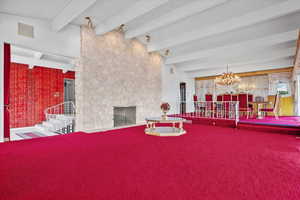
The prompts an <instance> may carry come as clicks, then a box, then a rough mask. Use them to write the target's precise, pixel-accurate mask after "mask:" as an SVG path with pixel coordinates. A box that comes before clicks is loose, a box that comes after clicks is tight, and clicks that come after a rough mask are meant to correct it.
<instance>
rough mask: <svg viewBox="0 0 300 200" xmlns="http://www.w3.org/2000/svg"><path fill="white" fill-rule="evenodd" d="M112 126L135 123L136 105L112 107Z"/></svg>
mask: <svg viewBox="0 0 300 200" xmlns="http://www.w3.org/2000/svg"><path fill="white" fill-rule="evenodd" d="M113 114H114V118H113V120H114V127H118V126H127V125H132V124H136V106H128V107H113Z"/></svg>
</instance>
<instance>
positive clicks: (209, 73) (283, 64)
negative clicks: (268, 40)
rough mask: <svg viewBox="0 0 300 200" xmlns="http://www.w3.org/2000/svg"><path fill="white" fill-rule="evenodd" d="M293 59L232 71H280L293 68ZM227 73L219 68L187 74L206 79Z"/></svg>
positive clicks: (247, 65)
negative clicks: (284, 68)
mask: <svg viewBox="0 0 300 200" xmlns="http://www.w3.org/2000/svg"><path fill="white" fill-rule="evenodd" d="M292 60H293V59H292V58H285V59H280V60H274V61H270V62H266V63H256V64H250V65H249V64H246V65H239V66H233V67H230V71H232V72H234V73H242V72H253V71H261V70H268V69H279V68H283V67H291V66H292ZM224 71H225V68H217V69H209V70H207V69H206V70H198V71H193V72H187V73H186V74H187V75H188V77H192V78H195V77H206V76H215V75H219V74H222V73H223V72H224Z"/></svg>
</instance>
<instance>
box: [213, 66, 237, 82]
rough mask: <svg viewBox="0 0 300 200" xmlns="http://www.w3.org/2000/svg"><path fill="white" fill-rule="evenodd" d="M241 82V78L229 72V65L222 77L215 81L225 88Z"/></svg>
mask: <svg viewBox="0 0 300 200" xmlns="http://www.w3.org/2000/svg"><path fill="white" fill-rule="evenodd" d="M240 81H241V79H240V77H239V76H237V75H235V74H234V73H232V72H229V71H228V65H227V71H226V72H224V73H223V74H222V75H220V76H218V77H216V79H215V83H216V84H218V85H223V86H230V85H234V84H236V83H239V82H240Z"/></svg>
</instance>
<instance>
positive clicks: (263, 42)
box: [165, 30, 298, 64]
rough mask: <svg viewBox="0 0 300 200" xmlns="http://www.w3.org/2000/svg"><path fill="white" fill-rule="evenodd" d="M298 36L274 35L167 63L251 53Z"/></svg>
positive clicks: (171, 60) (189, 55)
mask: <svg viewBox="0 0 300 200" xmlns="http://www.w3.org/2000/svg"><path fill="white" fill-rule="evenodd" d="M297 34H298V30H294V31H288V32H284V33H279V34H273V35H270V36H266V37H263V38H259V39H255V40H248V41H244V42H240V43H236V44H232V45H227V46H222V47H217V48H213V49H209V50H202V51H198V52H193V53H190V54H186V55H179V56H173V57H169V58H167V59H166V61H165V63H166V64H175V63H180V62H185V61H190V60H197V59H200V58H205V57H210V56H214V55H219V54H224V52H230V53H232V54H234V52H242V51H249V49H258V48H261V47H267V46H272V45H276V44H280V43H284V42H289V41H293V40H296V39H297V37H298V36H297Z"/></svg>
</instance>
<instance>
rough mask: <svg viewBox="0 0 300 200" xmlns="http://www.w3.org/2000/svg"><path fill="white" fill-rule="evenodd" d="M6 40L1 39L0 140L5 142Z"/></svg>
mask: <svg viewBox="0 0 300 200" xmlns="http://www.w3.org/2000/svg"><path fill="white" fill-rule="evenodd" d="M3 46H4V42H3V41H1V40H0V142H3V138H4V137H3V134H4V131H3V129H4V126H3V124H4V117H3V116H4V113H3V108H4V106H3V104H4V102H3V100H4V91H3V89H4V87H3V85H4V75H3V74H4V57H3V54H4V48H3Z"/></svg>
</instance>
